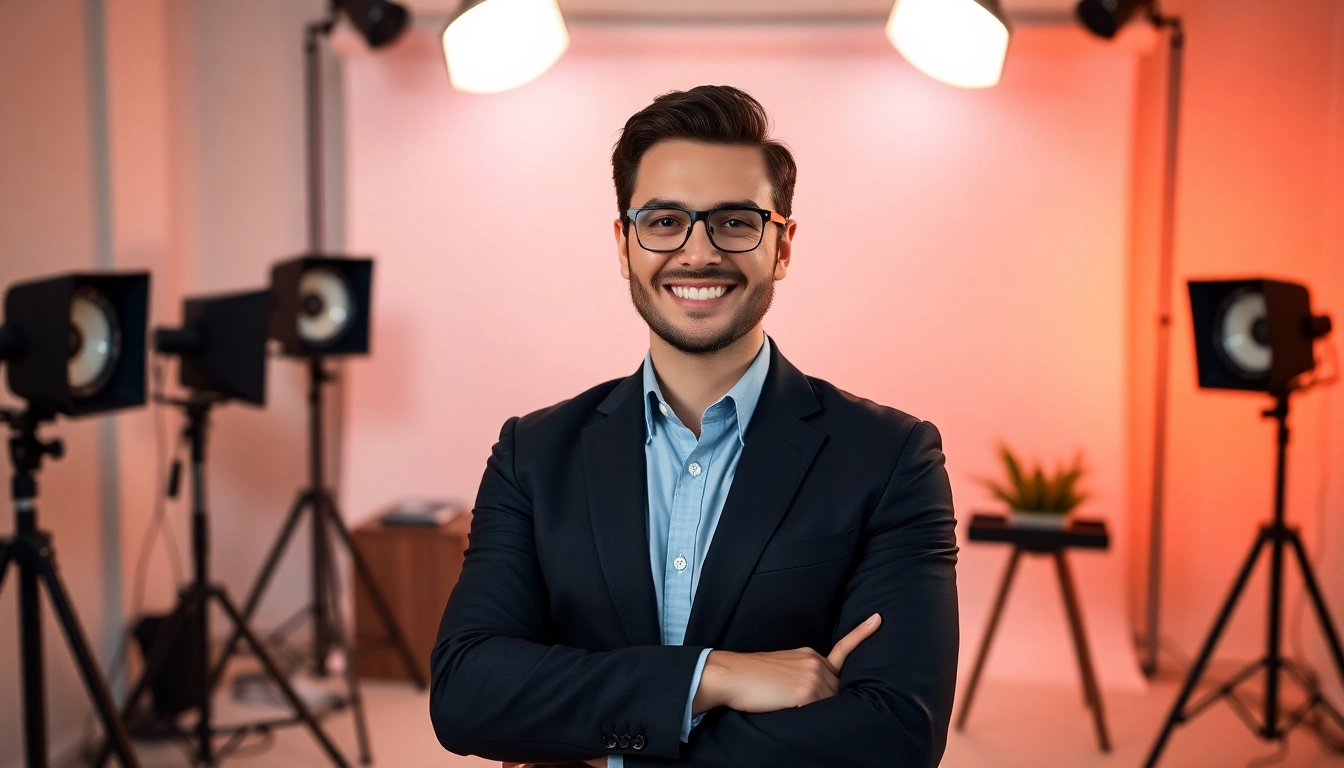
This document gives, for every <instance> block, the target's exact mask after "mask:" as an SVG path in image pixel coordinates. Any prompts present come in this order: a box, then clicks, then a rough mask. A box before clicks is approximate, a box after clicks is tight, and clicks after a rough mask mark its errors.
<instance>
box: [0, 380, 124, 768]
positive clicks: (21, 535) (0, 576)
mask: <svg viewBox="0 0 1344 768" xmlns="http://www.w3.org/2000/svg"><path fill="white" fill-rule="evenodd" d="M51 418H52V416H51V415H50V414H46V413H43V412H41V411H39V410H37V409H34V408H31V407H30V408H29V409H28V410H26V411H6V410H0V420H3V421H5V422H6V423H8V424H9V426H10V429H11V431H12V432H13V434H12V436H11V437H10V439H9V458H10V462H11V463H12V464H13V465H14V483H13V486H12V494H13V499H14V536H13V538H11V539H8V540H0V585H3V583H4V578H5V575H6V574H7V573H8V572H9V566H10V565H11V564H13V565H14V567H15V568H17V569H18V571H19V624H18V626H19V645H20V648H21V653H22V664H21V666H22V668H23V724H24V753H25V756H26V764H27V766H28V768H45V767H46V765H47V702H46V689H45V686H44V683H43V679H42V673H43V667H42V606H41V602H40V596H39V594H38V587H39V585H42V586H45V587H46V588H47V597H48V598H49V599H50V600H51V605H52V607H53V608H55V609H56V618H57V621H58V623H59V624H60V626H61V630H62V631H63V632H64V633H65V642H66V645H68V646H69V647H70V653H71V655H73V656H74V657H75V664H76V665H77V666H78V667H79V675H80V677H81V678H83V681H84V688H85V690H86V691H88V694H89V698H90V699H91V700H92V701H93V708H94V711H95V712H96V713H97V714H98V718H99V719H100V720H101V721H102V723H103V729H104V730H106V731H107V737H108V743H109V749H111V750H114V751H115V752H116V753H117V759H118V760H120V761H121V764H122V766H125V768H139V765H140V763H139V762H137V761H136V759H135V756H134V755H133V754H132V752H131V740H130V738H129V737H128V736H127V734H126V726H125V724H124V723H123V722H122V720H121V718H120V717H118V716H117V708H116V705H115V704H113V703H112V694H111V693H110V692H109V691H108V690H107V683H106V682H105V681H104V680H103V678H102V675H101V674H100V673H99V672H98V665H97V663H96V662H95V661H94V659H93V653H92V652H91V651H90V650H89V641H88V639H87V638H86V637H85V636H84V630H83V629H82V628H81V627H80V624H79V618H78V617H76V616H75V607H74V605H73V604H71V602H70V597H69V595H68V594H67V593H66V590H65V586H64V585H63V584H62V583H61V577H60V575H59V574H57V572H56V552H55V550H54V549H52V544H51V534H49V533H47V532H46V531H41V530H38V528H37V507H36V505H35V500H36V499H37V480H36V479H34V477H33V475H34V473H36V472H37V471H38V470H39V469H41V467H42V459H43V458H44V457H46V456H50V457H52V458H54V459H59V458H60V457H61V455H62V453H63V452H64V449H63V448H62V446H61V443H60V441H59V440H52V441H50V442H43V441H42V440H41V439H40V438H38V436H37V429H38V427H39V426H41V423H42V422H43V421H47V420H50V419H51Z"/></svg>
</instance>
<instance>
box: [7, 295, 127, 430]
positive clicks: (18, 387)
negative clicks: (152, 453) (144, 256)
mask: <svg viewBox="0 0 1344 768" xmlns="http://www.w3.org/2000/svg"><path fill="white" fill-rule="evenodd" d="M148 315H149V274H148V273H146V272H126V273H119V274H118V273H73V274H68V275H63V276H60V277H53V278H47V279H43V280H34V281H29V282H24V283H17V284H15V285H13V286H11V287H10V289H9V291H8V293H6V294H5V324H4V326H3V328H0V359H4V360H6V361H7V363H8V365H7V368H8V380H9V388H10V390H11V391H12V392H13V393H14V394H15V395H16V396H18V397H20V398H22V399H24V400H27V401H28V402H29V404H30V405H32V406H34V407H36V408H37V409H39V410H43V411H50V412H52V413H61V414H66V415H69V416H80V415H84V414H88V413H97V412H99V411H109V410H115V409H117V408H128V407H132V406H136V405H141V404H142V403H144V402H145V331H146V326H147V322H148Z"/></svg>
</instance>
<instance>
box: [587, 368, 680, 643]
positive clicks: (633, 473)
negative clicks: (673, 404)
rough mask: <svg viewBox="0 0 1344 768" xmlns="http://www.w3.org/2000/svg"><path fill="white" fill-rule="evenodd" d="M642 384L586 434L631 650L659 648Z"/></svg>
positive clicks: (605, 569) (600, 537)
mask: <svg viewBox="0 0 1344 768" xmlns="http://www.w3.org/2000/svg"><path fill="white" fill-rule="evenodd" d="M641 381H642V376H641V374H640V373H636V374H635V375H634V376H632V377H630V378H628V379H626V380H625V381H623V382H621V383H620V384H618V385H617V386H616V388H615V389H613V390H612V392H611V394H610V395H608V396H607V399H606V400H604V401H602V404H601V405H600V406H598V411H599V412H601V413H605V414H607V416H606V418H604V419H602V420H600V421H598V422H596V423H594V424H592V425H590V426H589V427H587V428H586V429H584V430H583V475H584V482H585V485H586V486H587V489H588V508H589V511H590V518H591V520H592V524H593V538H594V539H596V541H597V552H598V559H599V560H600V561H601V565H602V575H603V576H604V577H605V578H606V580H607V588H608V589H609V590H610V592H611V597H612V600H613V601H614V602H615V604H616V611H617V613H618V614H619V615H620V617H621V625H622V627H624V629H625V634H626V637H627V638H628V639H629V642H630V644H631V645H658V644H659V643H661V642H662V633H661V632H660V631H659V628H658V608H657V598H656V596H655V595H654V591H653V571H652V570H651V569H650V567H649V534H648V514H647V511H646V510H647V504H648V490H647V487H648V478H647V475H646V474H645V466H644V438H645V435H644V432H645V427H644V403H643V399H642V398H641V397H640V396H639V395H640V389H641V388H642V386H641Z"/></svg>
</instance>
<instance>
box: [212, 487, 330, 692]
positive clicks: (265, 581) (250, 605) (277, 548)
mask: <svg viewBox="0 0 1344 768" xmlns="http://www.w3.org/2000/svg"><path fill="white" fill-rule="evenodd" d="M310 504H314V499H313V497H312V494H309V493H303V494H300V495H299V498H297V499H295V500H294V506H293V507H291V508H290V510H289V517H287V518H286V519H285V524H284V526H283V527H282V528H281V529H280V536H279V537H278V538H277V539H276V540H275V544H273V545H271V551H270V553H269V554H267V555H266V561H265V563H263V564H262V566H261V573H260V574H258V575H257V581H256V583H255V584H253V585H252V590H251V591H250V592H248V595H247V602H245V603H244V604H243V620H244V621H245V622H250V621H251V620H252V614H254V613H256V610H257V604H258V603H260V602H261V596H262V594H263V593H264V592H265V591H266V587H267V586H268V585H269V584H270V582H271V577H272V576H273V575H275V568H276V566H277V565H279V564H280V556H281V555H283V554H284V553H285V548H286V547H288V546H289V540H290V538H291V537H293V535H294V529H295V528H296V527H297V526H298V524H299V518H301V517H303V510H304V509H305V508H306V507H308V506H309V505H310ZM240 639H242V636H241V635H240V634H239V632H238V630H237V629H235V630H234V632H233V634H231V635H229V640H228V642H226V643H224V652H223V653H221V654H220V656H219V661H218V662H216V663H215V668H214V671H213V672H211V673H210V681H209V686H208V687H209V689H210V690H211V691H214V690H215V689H216V688H218V687H219V681H220V680H221V679H222V678H223V677H224V668H225V667H226V666H228V663H229V658H230V657H232V656H233V652H234V650H235V649H236V648H237V647H238V641H239V640H240Z"/></svg>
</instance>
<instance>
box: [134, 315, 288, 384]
mask: <svg viewBox="0 0 1344 768" xmlns="http://www.w3.org/2000/svg"><path fill="white" fill-rule="evenodd" d="M269 310H270V292H269V291H253V292H250V293H236V294H229V295H224V296H209V297H201V298H195V299H187V300H185V301H184V302H183V303H182V327H181V328H157V329H155V331H154V348H155V350H157V351H158V352H161V353H163V354H174V355H178V356H180V358H181V360H180V363H179V367H178V377H179V379H180V380H181V382H182V386H184V387H187V388H189V389H192V390H195V391H196V392H198V393H209V394H213V395H218V396H220V397H226V398H236V399H238V400H242V401H244V402H248V403H253V404H256V405H264V404H265V403H266V341H267V339H268V337H269V333H268V332H269V330H270V316H269Z"/></svg>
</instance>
